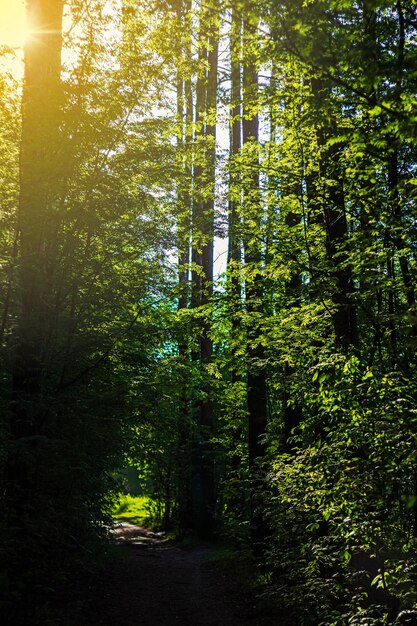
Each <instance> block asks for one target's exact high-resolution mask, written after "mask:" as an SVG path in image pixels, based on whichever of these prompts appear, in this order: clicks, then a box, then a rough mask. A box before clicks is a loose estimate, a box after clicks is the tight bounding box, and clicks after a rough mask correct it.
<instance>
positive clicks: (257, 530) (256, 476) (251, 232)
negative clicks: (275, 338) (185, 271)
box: [243, 25, 267, 555]
mask: <svg viewBox="0 0 417 626" xmlns="http://www.w3.org/2000/svg"><path fill="white" fill-rule="evenodd" d="M253 37H255V38H256V37H257V33H256V27H255V32H254V28H253V27H252V26H250V25H249V26H248V25H245V29H244V33H243V43H245V40H246V39H247V38H251V39H252V38H253ZM254 62H255V60H254V59H253V58H248V59H246V63H245V64H244V68H243V109H244V110H243V145H244V147H246V150H247V153H248V155H249V158H248V164H247V166H246V167H248V168H249V175H248V176H247V177H246V181H245V183H244V197H243V212H244V220H245V222H246V223H245V224H244V256H245V265H246V267H248V268H250V277H248V278H247V280H246V283H245V290H246V312H247V319H248V349H247V360H248V391H247V394H248V395H247V400H248V421H249V423H248V429H249V436H248V452H249V468H250V472H251V481H252V488H251V489H252V493H251V542H252V548H253V550H254V553H255V554H257V555H259V554H260V553H261V551H262V543H263V541H264V539H265V534H266V531H265V523H264V520H263V519H262V515H261V513H260V506H259V500H258V499H259V497H260V493H261V482H262V479H261V475H260V464H261V463H262V461H263V459H264V458H265V453H266V448H265V442H264V435H265V431H266V425H267V391H266V376H265V365H264V360H265V354H264V348H263V346H262V345H261V343H260V342H259V341H258V334H259V327H258V321H259V319H260V317H261V316H262V313H263V286H262V273H263V268H262V246H261V236H260V233H261V220H262V202H261V197H260V190H259V154H258V142H259V119H258V114H257V113H255V114H253V113H252V112H251V111H250V108H249V110H248V108H247V106H248V104H249V103H250V101H252V102H255V103H256V100H257V93H258V73H257V70H256V68H255V66H254ZM249 107H250V104H249Z"/></svg>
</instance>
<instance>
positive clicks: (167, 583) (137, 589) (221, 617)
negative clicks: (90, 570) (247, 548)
mask: <svg viewBox="0 0 417 626" xmlns="http://www.w3.org/2000/svg"><path fill="white" fill-rule="evenodd" d="M115 534H116V537H117V541H118V543H119V550H120V551H121V554H122V555H123V557H124V558H122V559H119V560H118V561H117V564H116V567H115V569H114V570H113V571H112V572H111V574H110V575H109V578H108V579H107V580H106V581H105V584H104V585H103V587H102V593H101V594H100V598H99V602H97V606H95V607H94V608H93V613H94V615H92V616H91V617H92V620H91V622H90V623H91V624H92V626H110V625H111V626H172V625H174V624H175V625H180V626H238V625H239V626H242V625H244V626H246V625H247V626H261V625H262V626H265V624H266V622H265V621H262V620H261V618H260V616H259V615H257V612H256V610H255V607H254V605H253V601H251V598H250V597H248V595H247V594H245V593H243V592H242V590H241V589H239V588H238V586H237V584H236V583H234V582H233V581H231V580H229V577H228V576H227V575H226V574H224V573H223V572H221V571H219V569H218V568H217V567H216V565H215V562H214V560H213V559H214V557H215V555H216V552H217V551H218V548H216V547H214V546H212V545H200V546H198V547H197V548H193V549H190V550H184V549H181V548H180V547H178V546H177V545H175V544H174V543H172V542H167V541H164V539H163V537H162V536H159V535H158V534H153V533H150V532H149V531H147V530H146V529H144V528H140V527H138V526H134V525H132V524H129V523H126V522H122V523H120V524H118V525H117V526H116V528H115ZM269 623H271V622H269ZM275 624H276V622H275ZM277 626H278V625H277Z"/></svg>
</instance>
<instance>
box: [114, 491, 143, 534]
mask: <svg viewBox="0 0 417 626" xmlns="http://www.w3.org/2000/svg"><path fill="white" fill-rule="evenodd" d="M149 510H150V501H149V498H147V497H146V496H131V495H129V494H127V495H126V494H122V493H121V494H120V495H119V501H118V503H117V504H116V505H115V507H114V509H113V511H112V516H113V517H114V519H124V520H128V521H129V522H131V523H132V524H138V525H140V526H146V524H147V522H148V523H149V518H150V515H149Z"/></svg>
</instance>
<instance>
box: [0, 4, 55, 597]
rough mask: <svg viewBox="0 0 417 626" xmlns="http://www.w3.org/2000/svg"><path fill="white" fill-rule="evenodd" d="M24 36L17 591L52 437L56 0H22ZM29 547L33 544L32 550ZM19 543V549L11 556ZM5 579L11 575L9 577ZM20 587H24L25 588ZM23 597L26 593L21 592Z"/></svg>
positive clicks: (14, 522)
mask: <svg viewBox="0 0 417 626" xmlns="http://www.w3.org/2000/svg"><path fill="white" fill-rule="evenodd" d="M27 10H28V18H29V23H30V25H31V30H32V35H31V37H30V39H29V40H28V42H27V44H26V47H25V73H24V83H23V94H22V137H21V154H20V197H19V234H20V241H19V244H20V245H19V265H18V275H17V293H18V294H20V298H21V309H20V314H19V317H18V322H17V330H16V335H17V345H16V352H15V360H14V367H13V376H12V401H11V405H10V410H9V415H10V422H9V424H10V426H9V428H10V433H9V434H10V443H9V451H8V458H7V462H6V490H5V510H6V515H7V517H8V526H9V529H10V533H11V534H12V538H11V543H10V545H15V546H16V550H15V551H14V552H13V564H14V566H15V568H16V571H19V568H20V576H22V588H23V594H27V598H28V597H29V595H30V588H29V587H31V586H33V587H36V580H35V579H33V577H32V578H31V580H30V582H29V581H27V579H26V574H25V573H26V571H29V572H30V571H31V570H30V568H31V567H33V571H35V570H36V564H35V563H34V562H32V563H31V558H33V559H35V558H36V557H34V556H33V555H34V553H35V551H36V550H35V547H34V546H35V545H36V539H37V537H36V528H37V525H39V524H40V523H41V515H42V514H43V513H44V509H43V506H44V502H45V501H46V500H47V499H48V498H50V497H51V496H50V494H49V493H48V485H47V484H45V482H42V481H41V480H40V478H39V473H38V472H39V468H40V467H43V475H44V476H47V472H48V469H47V468H48V461H49V460H50V457H49V456H48V454H47V453H46V452H45V441H47V440H48V439H50V438H53V437H54V436H56V432H55V422H54V416H53V415H51V409H50V407H49V402H48V400H47V396H48V394H50V389H51V387H52V388H53V386H54V382H55V381H54V380H53V376H54V373H53V372H50V371H47V365H46V360H47V356H48V355H47V354H46V352H47V344H48V338H49V327H50V325H51V323H52V320H51V312H52V308H53V295H54V294H53V272H54V267H55V263H56V258H55V245H56V241H55V238H56V224H57V223H58V219H59V206H58V203H57V196H58V181H59V174H60V172H59V162H60V156H59V149H60V146H59V122H60V104H61V87H60V72H61V37H62V35H61V32H62V10H63V0H29V1H28V3H27ZM32 546H33V549H32ZM19 548H20V549H21V550H22V551H23V552H24V553H22V554H19V552H18V550H19ZM11 578H13V575H12V576H11ZM25 584H26V585H27V587H25ZM28 594H29V595H28Z"/></svg>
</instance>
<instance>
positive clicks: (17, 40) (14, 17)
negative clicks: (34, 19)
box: [0, 0, 29, 48]
mask: <svg viewBox="0 0 417 626" xmlns="http://www.w3.org/2000/svg"><path fill="white" fill-rule="evenodd" d="M28 32H29V29H28V25H27V21H26V16H25V3H24V0H0V45H2V46H10V47H11V48H21V47H22V46H23V44H24V42H25V39H26V37H27V35H28Z"/></svg>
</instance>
